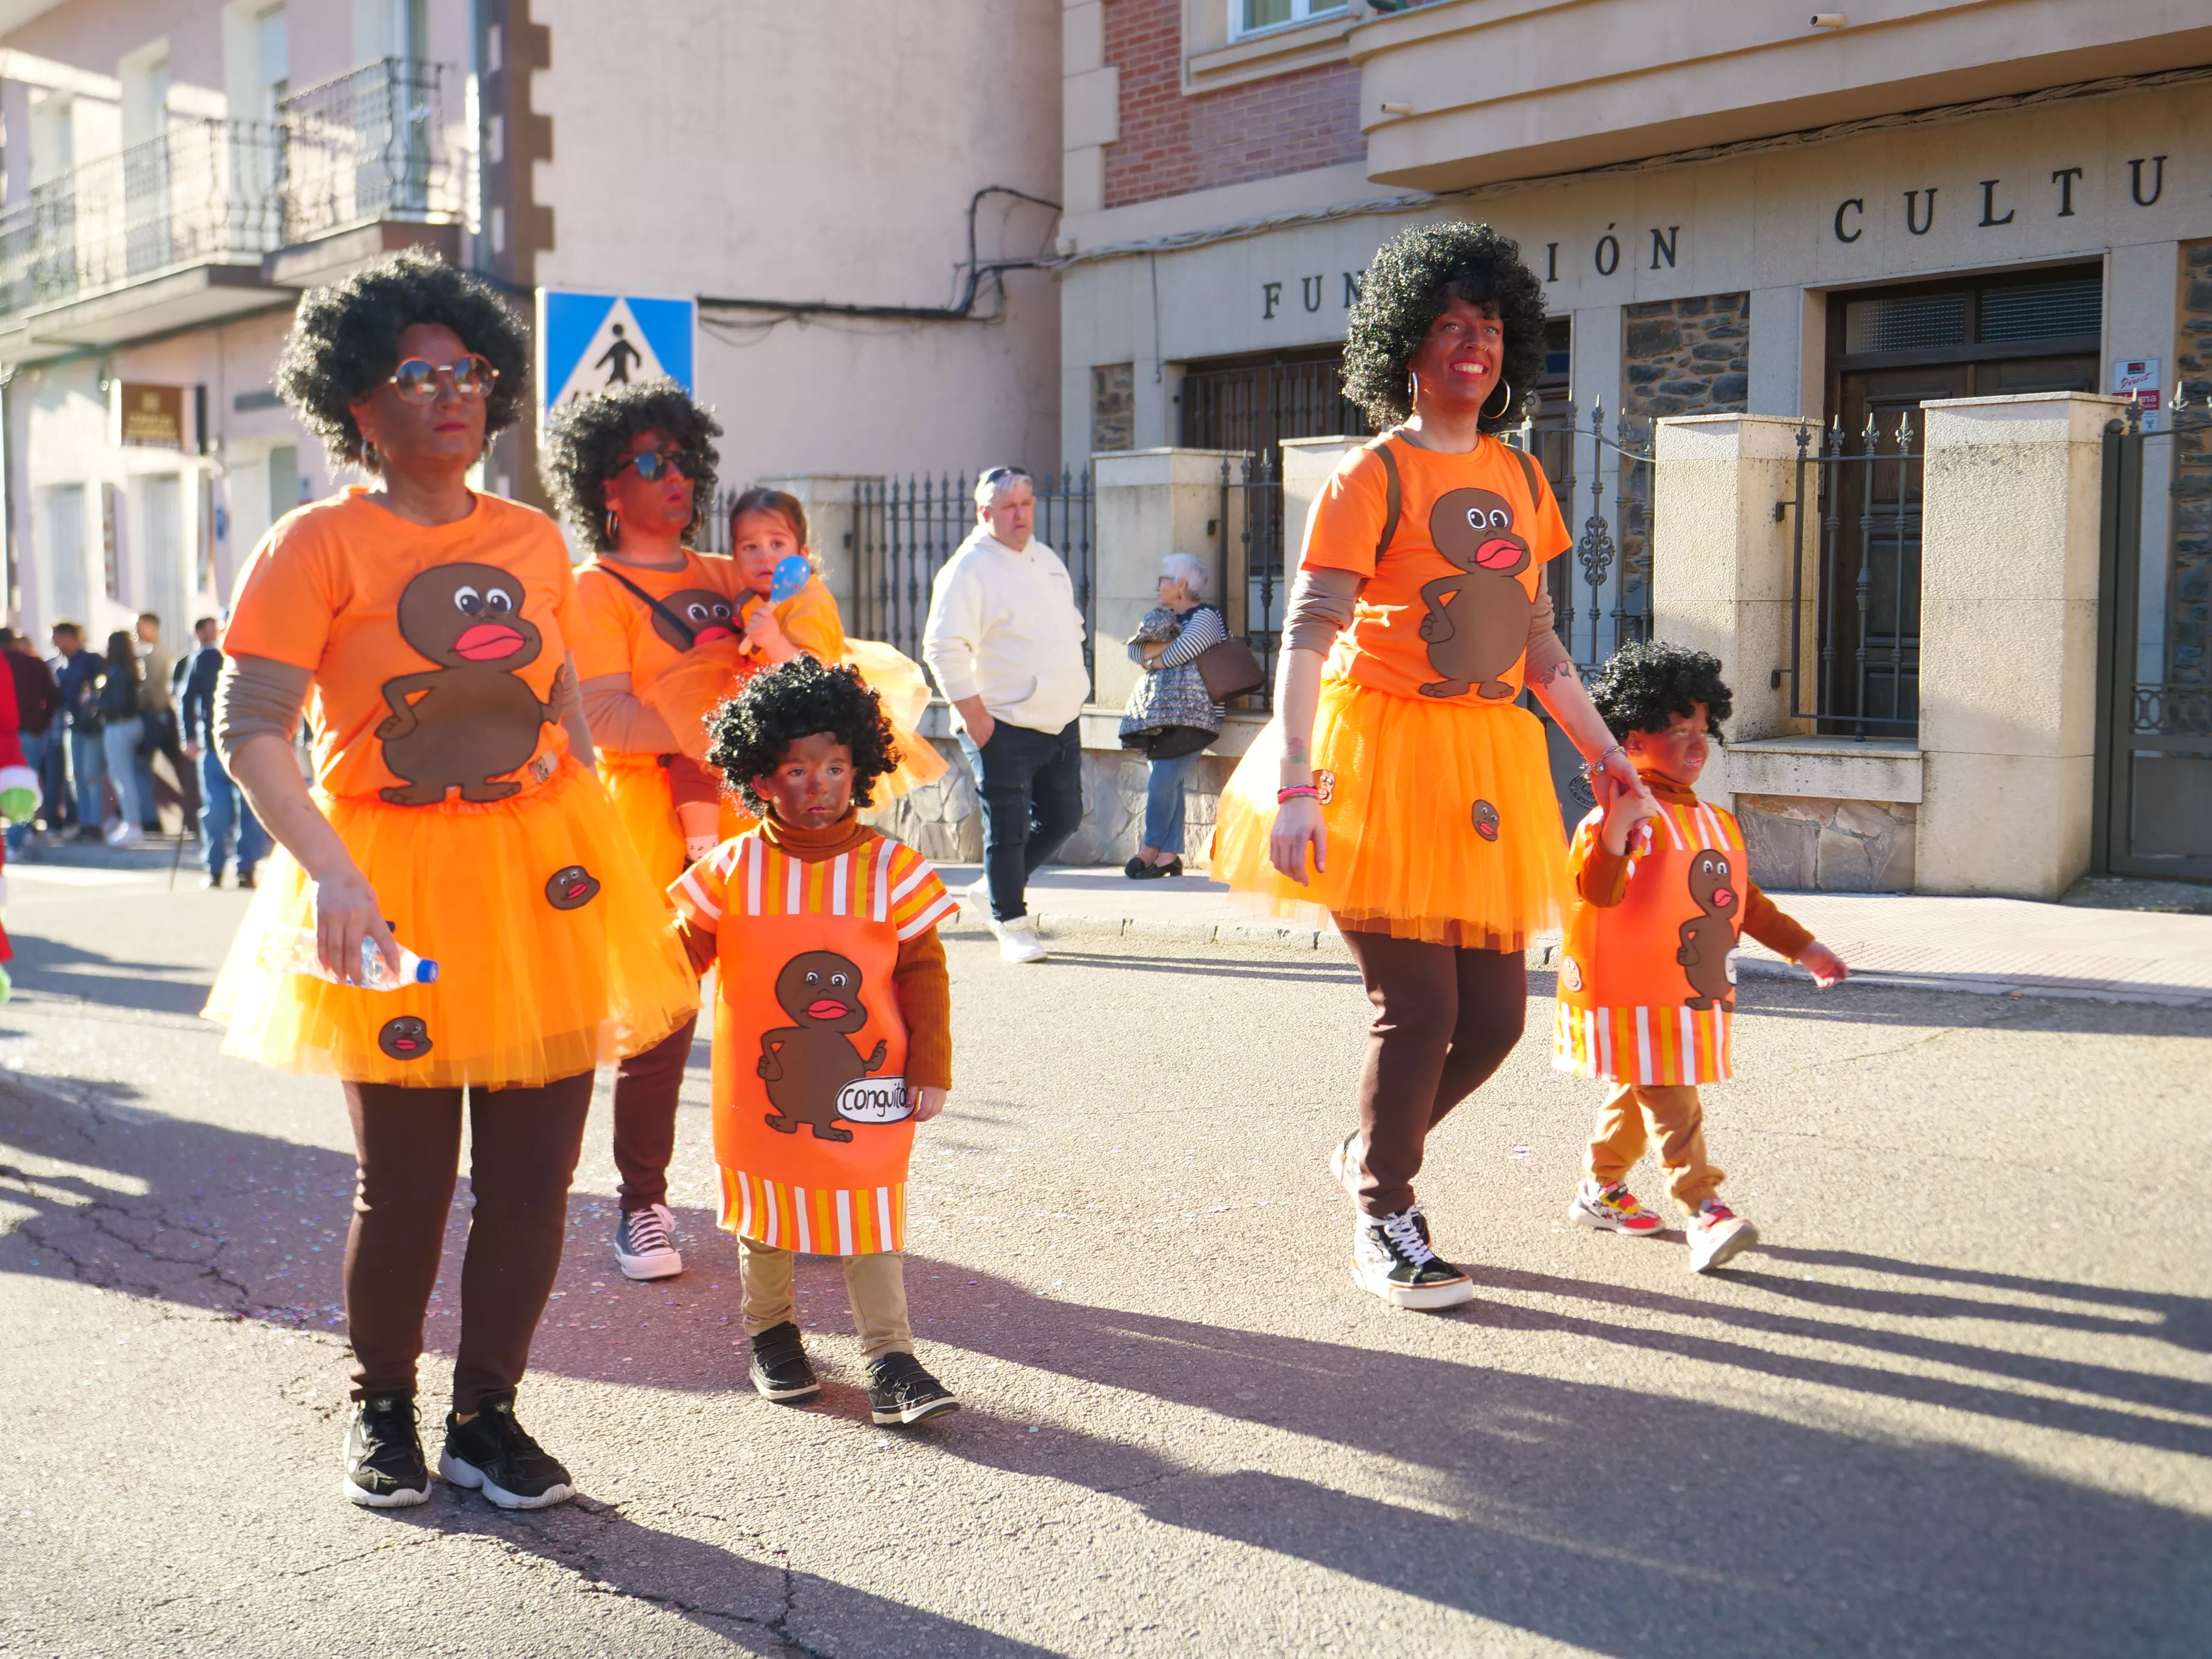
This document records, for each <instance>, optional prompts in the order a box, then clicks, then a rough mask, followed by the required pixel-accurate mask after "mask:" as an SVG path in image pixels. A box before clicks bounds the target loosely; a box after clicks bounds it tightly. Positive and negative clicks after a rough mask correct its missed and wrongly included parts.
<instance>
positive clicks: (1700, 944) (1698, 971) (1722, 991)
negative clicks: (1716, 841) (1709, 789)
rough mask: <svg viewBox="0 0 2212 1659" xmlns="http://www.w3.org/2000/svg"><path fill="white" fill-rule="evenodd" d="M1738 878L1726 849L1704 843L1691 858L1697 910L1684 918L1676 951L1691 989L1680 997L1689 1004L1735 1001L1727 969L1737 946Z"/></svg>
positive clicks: (1732, 1004)
mask: <svg viewBox="0 0 2212 1659" xmlns="http://www.w3.org/2000/svg"><path fill="white" fill-rule="evenodd" d="M1734 881H1735V872H1734V871H1733V870H1732V869H1731V868H1730V866H1729V855H1728V854H1726V853H1723V852H1717V851H1715V850H1714V849H1713V848H1710V847H1704V848H1699V849H1698V852H1697V854H1696V855H1695V856H1694V857H1692V859H1691V860H1690V897H1691V898H1692V900H1693V901H1694V902H1696V904H1697V907H1698V914H1697V915H1694V916H1692V917H1691V918H1690V919H1689V920H1688V921H1686V922H1684V923H1683V924H1682V927H1681V939H1682V943H1681V946H1680V949H1679V950H1677V951H1675V952H1674V960H1675V961H1676V962H1678V963H1681V965H1682V967H1683V968H1684V969H1686V975H1685V976H1686V978H1687V979H1688V980H1689V981H1690V991H1691V994H1690V995H1688V996H1686V997H1684V998H1683V999H1682V1006H1684V1007H1686V1008H1711V1007H1712V1006H1715V1005H1716V1004H1718V1005H1719V1006H1721V1007H1722V1008H1724V1009H1729V1010H1733V1009H1734V1008H1735V980H1733V979H1732V978H1730V977H1729V953H1730V952H1731V951H1734V950H1735V915H1736V907H1737V897H1736V890H1735V885H1734Z"/></svg>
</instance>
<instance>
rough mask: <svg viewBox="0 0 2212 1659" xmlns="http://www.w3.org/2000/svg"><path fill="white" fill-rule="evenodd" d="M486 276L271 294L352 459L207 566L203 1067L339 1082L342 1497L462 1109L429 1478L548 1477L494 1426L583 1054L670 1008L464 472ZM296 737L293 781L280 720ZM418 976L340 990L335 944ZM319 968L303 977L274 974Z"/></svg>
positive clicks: (496, 1495) (493, 391) (576, 1144)
mask: <svg viewBox="0 0 2212 1659" xmlns="http://www.w3.org/2000/svg"><path fill="white" fill-rule="evenodd" d="M528 362H529V345H528V342H527V340H526V337H525V336H524V335H523V332H522V331H521V328H520V325H518V324H517V323H516V322H515V321H514V319H513V316H512V314H511V313H509V312H508V310H507V307H506V305H505V304H504V303H503V302H502V301H501V299H500V298H499V296H498V295H496V294H495V292H493V290H492V289H490V288H489V287H488V286H487V285H486V284H485V283H483V282H482V281H481V280H479V279H478V278H477V277H474V276H468V275H465V274H464V273H462V272H460V271H459V270H454V269H453V267H451V266H449V265H446V264H441V262H440V261H439V260H438V259H437V258H435V256H433V255H431V254H429V253H427V252H422V251H421V250H410V251H408V252H403V253H399V254H397V255H394V256H392V258H387V259H384V260H381V261H379V262H378V263H377V264H373V265H371V266H369V267H368V268H367V269H365V270H362V271H360V272H358V273H356V275H354V276H350V277H349V278H347V279H346V280H345V281H344V282H343V283H338V284H337V285H335V286H333V287H331V288H325V289H313V290H311V291H310V292H309V293H308V294H307V295H306V296H305V297H304V298H303V299H302V300H301V303H300V308H299V312H298V315H297V318H296V319H295V322H294V324H293V328H292V333H291V336H290V337H289V339H288V340H287V342H286V343H285V348H284V355H283V359H282V361H281V362H280V364H279V368H278V389H279V391H280V392H282V393H283V396H284V397H285V398H286V399H287V400H288V401H289V403H291V404H292V405H293V406H294V407H295V409H296V410H298V411H299V414H300V416H301V419H302V420H303V421H304V422H306V423H307V425H308V426H309V427H310V428H313V430H315V431H317V432H318V433H319V434H320V435H322V437H323V439H324V441H325V445H326V447H328V449H329V451H330V454H331V460H332V462H333V463H334V464H339V465H343V464H348V463H350V464H355V465H361V466H363V467H365V468H366V469H368V471H370V472H372V473H373V474H374V475H375V476H376V477H377V480H378V483H377V486H376V487H375V488H374V489H348V490H346V491H344V492H343V493H341V494H340V495H336V496H333V497H331V499H329V500H327V501H319V502H316V503H315V504H314V505H313V506H310V507H301V508H300V509H299V510H298V511H297V512H295V513H288V514H287V515H286V516H285V517H284V518H283V520H281V521H279V522H278V524H277V525H276V527H275V528H274V529H272V530H271V531H270V532H269V534H268V535H267V536H266V537H265V538H263V540H262V543H261V544H260V545H259V546H258V547H257V548H256V549H255V550H254V551H253V556H252V558H251V559H250V560H249V561H248V562H247V563H246V568H245V569H244V570H242V571H241V572H240V574H239V579H238V587H237V592H236V596H235V598H234V601H233V605H232V613H231V622H230V626H229V629H228V633H227V634H226V635H225V638H224V641H223V645H224V649H225V651H226V652H227V653H228V663H227V664H226V665H225V667H224V670H223V678H222V682H221V684H220V685H219V687H218V690H217V699H216V702H217V708H216V742H217V744H218V745H219V746H220V747H221V749H222V753H223V758H224V760H225V762H226V763H227V764H228V768H229V769H230V771H231V774H232V775H233V776H234V777H235V778H236V779H237V780H238V781H239V783H240V785H241V786H242V787H244V788H245V790H246V795H247V797H248V799H250V800H251V801H252V806H253V810H254V812H255V815H256V816H257V817H259V819H260V820H261V822H262V823H264V825H266V826H267V828H268V829H269V832H270V835H271V836H274V837H275V839H276V842H277V843H278V845H279V846H280V847H282V848H283V849H284V854H285V855H286V856H280V857H278V858H277V859H276V860H271V863H272V866H274V867H272V868H271V869H270V872H269V873H268V874H267V875H266V876H264V878H263V881H262V884H261V888H260V891H259V892H258V894H257V895H256V897H255V901H254V905H253V908H252V910H251V911H250V912H249V913H248V915H247V917H246V924H245V926H244V927H242V928H241V929H240V933H239V937H238V940H237V942H236V943H235V944H234V945H233V947H232V949H231V953H230V957H229V960H228V962H227V963H225V964H224V966H223V969H222V974H221V975H220V976H219V977H218V979H217V981H216V987H215V991H214V994H213V995H212V996H211V997H210V1000H209V1005H208V1014H209V1016H210V1018H215V1019H217V1020H220V1021H222V1023H224V1024H227V1025H228V1027H229V1033H228V1037H227V1038H226V1040H225V1042H224V1044H223V1047H224V1050H225V1052H226V1053H229V1054H239V1055H242V1056H244V1057H246V1058H248V1059H253V1060H263V1061H265V1062H268V1063H270V1064H272V1065H281V1066H290V1067H292V1068H293V1069H295V1070H306V1069H313V1070H317V1071H325V1072H332V1073H336V1074H337V1077H338V1078H339V1079H340V1080H341V1081H342V1082H343V1085H344V1089H345V1096H346V1103H347V1108H348V1111H349V1115H350V1117H351V1119H352V1124H353V1131H354V1139H355V1145H356V1149H357V1152H358V1158H359V1164H360V1176H359V1189H358V1195H357V1197H356V1200H355V1203H354V1218H353V1225H352V1231H351V1232H350V1233H349V1236H348V1238H347V1241H346V1257H345V1291H346V1316H347V1322H348V1325H349V1337H350V1339H351V1341H352V1345H353V1350H354V1356H355V1364H354V1373H353V1397H354V1401H355V1408H354V1413H353V1419H352V1423H351V1425H350V1428H349V1433H348V1437H347V1443H346V1475H345V1496H346V1497H347V1498H349V1500H351V1501H352V1502H354V1503H356V1504H364V1505H368V1506H370V1507H374V1508H392V1507H397V1506H399V1505H404V1504H419V1503H421V1502H422V1501H423V1499H424V1498H427V1497H428V1495H429V1475H428V1469H427V1468H426V1466H425V1464H424V1462H423V1457H422V1445H421V1441H420V1438H419V1435H418V1431H417V1428H416V1415H415V1385H416V1375H415V1373H416V1359H417V1358H418V1356H419V1354H420V1352H421V1349H422V1321H423V1316H424V1312H425V1310H426V1309H427V1307H428V1301H429V1297H430V1291H431V1287H432V1285H434V1284H435V1282H436V1279H437V1275H438V1259H439V1255H440V1253H441V1246H442V1244H443V1242H444V1235H445V1231H446V1225H447V1209H448V1206H449V1205H450V1203H451V1200H452V1197H453V1182H454V1176H455V1173H456V1168H457V1164H458V1161H459V1154H460V1141H461V1114H462V1109H463V1106H464V1103H465V1104H466V1106H467V1109H468V1113H469V1127H470V1137H471V1164H470V1183H471V1187H472V1188H473V1190H474V1194H475V1200H476V1208H475V1215H474V1218H473V1219H472V1221H471V1225H470V1228H469V1238H468V1247H467V1259H466V1262H465V1266H464V1267H463V1268H462V1273H461V1286H462V1297H463V1305H462V1309H461V1329H460V1342H459V1352H458V1353H457V1354H456V1357H455V1363H454V1368H453V1411H452V1412H451V1413H449V1414H448V1415H447V1419H446V1434H445V1443H444V1447H443V1450H442V1452H441V1455H440V1458H439V1467H440V1469H441V1472H442V1473H443V1474H444V1475H445V1477H446V1479H447V1480H452V1481H454V1482H455V1483H457V1484H459V1485H463V1486H473V1487H478V1488H480V1489H482V1490H483V1492H484V1494H485V1495H486V1496H487V1497H488V1498H490V1499H491V1500H492V1501H493V1502H494V1503H495V1504H501V1505H503V1506H506V1507H509V1508H520V1509H537V1508H542V1507H544V1505H546V1504H555V1503H558V1502H560V1501H561V1500H562V1498H566V1497H568V1495H569V1492H570V1490H571V1486H570V1482H569V1478H568V1471H567V1470H566V1469H564V1468H562V1466H561V1465H560V1463H559V1462H556V1460H555V1459H553V1458H552V1457H550V1455H547V1454H546V1453H545V1452H544V1450H543V1449H541V1448H539V1447H538V1444H537V1443H536V1442H535V1441H534V1440H532V1438H531V1437H530V1436H529V1435H528V1434H526V1433H525V1432H524V1431H523V1430H522V1428H521V1426H520V1424H519V1423H518V1422H517V1421H516V1420H515V1415H514V1391H515V1387H516V1384H517V1383H519V1382H520V1378H521V1376H522V1372H523V1369H524V1367H525V1365H526V1363H527V1360H528V1358H529V1352H530V1342H531V1338H532V1334H534V1332H535V1331H536V1328H537V1325H538V1316H539V1315H540V1314H541V1313H542V1312H543V1310H544V1305H545V1300H546V1297H547V1295H548V1293H549V1292H550V1291H551V1289H552V1285H553V1280H554V1277H555V1275H556V1273H557V1272H558V1271H559V1268H560V1264H561V1243H562V1234H563V1231H564V1228H565V1225H566V1220H567V1200H568V1182H569V1179H570V1177H571V1176H572V1175H573V1174H574V1170H575V1165H576V1158H577V1153H578V1151H579V1149H580V1146H581V1143H582V1138H583V1131H584V1121H585V1117H586V1113H587V1112H588V1111H589V1109H590V1106H591V1097H592V1068H593V1067H594V1066H596V1065H597V1064H598V1063H599V1060H601V1059H603V1058H615V1057H617V1056H620V1055H622V1054H634V1053H637V1052H639V1051H641V1050H643V1049H647V1048H652V1047H653V1045H654V1044H656V1043H659V1042H661V1041H663V1040H664V1039H665V1038H666V1037H667V1036H668V1035H669V1033H670V1032H671V1030H675V1029H676V1028H677V1027H678V1026H679V1025H682V1024H684V1023H685V1022H687V1021H689V1020H691V1019H693V1018H696V1014H697V1008H698V996H697V986H696V981H694V980H693V978H692V976H691V974H690V964H689V963H688V961H687V960H686V959H685V957H684V952H683V949H682V946H681V945H680V943H679V941H678V938H677V935H676V931H675V927H674V918H673V915H672V914H671V911H670V910H669V908H667V906H666V905H665V902H663V901H662V899H661V896H660V895H659V892H657V891H656V890H655V886H654V884H653V881H652V880H651V879H650V878H648V877H647V874H646V872H645V869H644V866H642V865H641V864H640V862H639V861H638V858H637V854H636V852H635V850H634V849H633V848H631V846H630V844H629V837H628V836H625V835H624V834H623V828H622V825H621V823H619V822H618V821H617V818H616V817H615V814H614V811H613V808H612V807H611V805H609V804H608V801H607V798H606V793H605V791H604V790H603V789H602V788H601V787H599V781H598V779H597V778H596V777H595V776H593V775H592V770H591V768H590V766H589V764H588V761H589V757H590V755H591V752H592V743H591V735H590V733H589V732H588V731H586V728H585V726H584V721H583V716H582V713H581V710H580V707H579V704H578V700H577V694H576V671H575V667H574V663H573V661H572V660H571V659H570V656H569V651H570V645H571V641H574V640H575V639H576V638H577V637H578V636H579V635H580V631H581V623H582V618H581V606H580V603H579V601H578V599H577V596H576V584H575V579H574V576H573V575H572V574H571V573H570V570H569V566H568V550H567V548H566V547H565V546H564V545H563V544H562V540H561V538H560V534H559V532H556V530H555V529H554V527H553V526H552V524H551V523H550V521H549V520H547V519H546V518H545V517H544V515H543V514H542V513H537V512H534V511H532V509H531V508H529V507H521V506H518V505H517V504H515V503H514V502H512V501H501V500H500V499H499V498H498V497H496V496H493V495H478V494H477V493H475V492H474V491H472V490H471V489H469V487H468V484H467V482H466V479H467V473H468V470H469V468H470V467H471V465H474V464H475V462H476V461H477V459H478V457H479V456H480V455H481V454H482V453H483V447H484V441H485V439H486V438H487V436H488V435H489V434H490V433H492V432H495V431H496V430H498V429H499V428H501V427H502V426H505V425H507V424H508V423H509V422H512V421H513V420H514V419H515V418H516V417H517V416H519V415H520V413H521V412H522V410H523V408H524V407H525V404H526V398H527V365H528ZM303 707H304V708H306V709H307V713H308V714H309V717H310V719H311V720H312V721H313V727H314V731H315V734H316V742H315V756H314V762H315V787H314V789H313V793H310V791H309V789H308V787H307V784H306V783H305V782H304V781H303V780H302V779H301V775H300V770H299V768H298V766H297V764H296V763H295V760H294V757H293V750H292V746H291V741H290V739H291V735H292V733H293V732H294V731H295V729H296V728H297V726H298V724H299V720H300V715H301V710H302V708H303ZM395 936H396V939H398V940H403V941H404V942H405V944H406V945H408V946H409V947H410V949H412V950H413V951H416V952H417V953H419V954H420V955H421V956H422V957H424V958H425V959H426V960H428V961H433V962H435V963H437V964H438V969H437V973H436V977H435V982H409V983H405V984H404V985H402V986H400V987H399V988H398V989H397V990H393V991H390V992H387V993H385V994H378V993H377V992H375V991H374V990H371V989H368V988H365V987H364V984H363V981H364V978H365V977H366V974H367V969H368V958H367V957H365V955H364V951H370V952H374V953H377V954H380V956H381V957H382V958H383V961H384V963H385V964H386V966H387V968H388V969H389V970H392V971H394V972H396V971H397V970H398V968H399V966H400V962H401V958H400V954H399V951H398V945H397V944H396V943H395ZM318 961H319V964H320V969H321V972H322V974H324V975H328V977H318V976H311V975H310V974H309V973H307V972H302V971H299V969H301V968H305V967H308V966H310V965H311V964H313V963H316V962H318Z"/></svg>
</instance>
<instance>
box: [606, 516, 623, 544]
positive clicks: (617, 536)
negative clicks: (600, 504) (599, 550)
mask: <svg viewBox="0 0 2212 1659" xmlns="http://www.w3.org/2000/svg"><path fill="white" fill-rule="evenodd" d="M607 544H608V545H609V546H610V547H617V546H620V545H621V544H622V520H620V519H618V518H617V517H616V516H615V510H614V508H612V507H609V508H608V509H607Z"/></svg>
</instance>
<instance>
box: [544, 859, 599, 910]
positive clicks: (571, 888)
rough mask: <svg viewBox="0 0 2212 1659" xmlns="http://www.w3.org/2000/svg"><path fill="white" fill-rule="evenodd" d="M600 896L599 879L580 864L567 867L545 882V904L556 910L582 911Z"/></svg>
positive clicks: (554, 873)
mask: <svg viewBox="0 0 2212 1659" xmlns="http://www.w3.org/2000/svg"><path fill="white" fill-rule="evenodd" d="M598 896H599V878H598V877H597V876H595V875H593V874H592V872H590V871H588V870H586V868H584V866H582V865H580V864H570V865H565V866H562V868H560V869H558V870H556V871H555V872H553V873H552V874H551V875H550V876H549V877H548V878H546V881H545V902H547V903H548V904H550V905H551V906H552V907H553V908H555V909H556V910H580V909H582V908H584V907H585V906H586V905H587V904H589V903H590V902H592V900H593V899H595V898H597V897H598Z"/></svg>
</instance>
